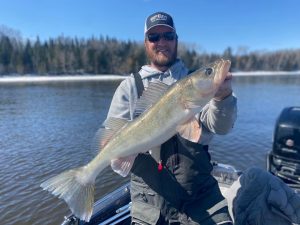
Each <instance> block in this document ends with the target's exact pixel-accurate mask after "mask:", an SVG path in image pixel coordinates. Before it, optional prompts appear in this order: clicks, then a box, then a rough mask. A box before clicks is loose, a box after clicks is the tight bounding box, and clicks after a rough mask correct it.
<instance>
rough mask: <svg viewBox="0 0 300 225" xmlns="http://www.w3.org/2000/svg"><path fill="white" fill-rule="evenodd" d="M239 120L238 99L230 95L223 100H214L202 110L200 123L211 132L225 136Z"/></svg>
mask: <svg viewBox="0 0 300 225" xmlns="http://www.w3.org/2000/svg"><path fill="white" fill-rule="evenodd" d="M236 118H237V98H236V97H235V96H234V95H230V96H228V97H227V98H225V99H223V100H219V101H218V100H215V99H212V100H211V101H210V102H209V103H208V104H207V105H206V106H205V107H204V108H203V110H202V112H201V114H200V121H201V123H202V125H204V126H205V128H206V129H208V130H209V131H210V132H212V133H215V134H219V135H224V134H227V133H228V132H229V131H230V130H231V129H232V128H233V125H234V123H235V121H236Z"/></svg>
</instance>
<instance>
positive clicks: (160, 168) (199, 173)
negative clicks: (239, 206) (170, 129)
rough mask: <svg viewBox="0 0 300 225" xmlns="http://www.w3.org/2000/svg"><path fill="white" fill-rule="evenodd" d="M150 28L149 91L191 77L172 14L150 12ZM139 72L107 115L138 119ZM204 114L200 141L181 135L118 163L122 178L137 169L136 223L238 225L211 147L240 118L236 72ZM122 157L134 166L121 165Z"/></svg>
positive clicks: (145, 75) (143, 73)
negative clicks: (155, 83) (214, 167)
mask: <svg viewBox="0 0 300 225" xmlns="http://www.w3.org/2000/svg"><path fill="white" fill-rule="evenodd" d="M144 32H145V49H146V53H147V56H148V58H149V60H150V64H149V65H145V66H143V67H142V68H141V70H140V71H139V75H140V78H141V80H142V86H144V87H145V89H147V87H148V85H149V82H152V81H157V80H159V81H162V82H164V83H166V84H168V85H171V84H173V83H174V82H176V81H177V80H179V79H182V78H183V77H185V76H186V75H187V74H188V69H187V68H186V67H185V66H184V64H183V62H182V61H181V60H180V59H177V44H178V36H177V34H176V29H175V25H174V22H173V19H172V17H171V16H170V15H168V14H167V13H164V12H156V13H154V14H152V15H150V16H149V17H148V18H147V19H146V23H145V31H144ZM135 76H136V78H135ZM135 76H134V75H132V76H130V77H129V78H127V79H126V80H124V81H123V82H122V83H121V84H120V86H119V87H118V89H117V90H116V92H115V94H114V97H113V99H112V103H111V106H110V109H109V112H108V116H107V118H109V117H116V118H122V119H127V120H132V119H134V117H135V104H136V102H137V100H138V98H139V92H140V90H141V89H142V90H143V87H140V85H139V83H141V80H139V76H137V75H135ZM199 113H200V114H199V115H198V117H199V125H200V126H199V127H201V137H200V140H199V142H198V143H194V142H192V141H189V140H186V139H184V138H183V137H181V136H180V135H175V136H174V137H172V138H171V139H170V140H168V141H167V142H165V143H164V144H163V145H161V146H160V149H158V150H155V151H154V150H153V151H150V150H149V151H148V152H146V153H141V154H139V155H137V156H136V155H134V156H131V157H127V158H126V159H124V158H123V159H116V160H113V161H112V164H111V165H112V168H113V170H115V171H116V172H118V173H119V174H121V175H122V176H126V175H127V174H128V173H129V171H130V172H131V200H132V209H131V214H132V224H201V225H213V224H228V225H229V224H232V223H231V219H230V216H229V213H228V209H227V204H226V201H225V200H224V198H223V196H222V195H221V193H220V190H219V187H218V185H217V182H216V180H215V179H214V178H213V177H212V176H211V170H212V165H211V163H210V155H209V153H208V151H207V150H208V146H207V145H208V143H209V142H210V140H211V139H212V137H213V135H214V133H217V134H226V133H228V132H229V131H230V129H231V128H232V127H233V124H234V122H235V119H236V98H235V97H234V96H233V95H232V89H231V74H228V76H227V79H226V80H225V81H224V83H223V84H222V85H221V87H220V88H219V90H218V91H217V93H216V95H215V96H214V99H212V100H211V101H210V102H209V103H208V104H207V105H206V106H205V107H204V108H203V110H202V111H201V112H199ZM104 124H105V123H104ZM120 160H121V161H122V160H126V161H128V162H129V163H130V166H129V167H128V168H127V169H125V170H124V169H122V168H119V167H118V165H119V163H118V161H120Z"/></svg>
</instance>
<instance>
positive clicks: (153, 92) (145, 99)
mask: <svg viewBox="0 0 300 225" xmlns="http://www.w3.org/2000/svg"><path fill="white" fill-rule="evenodd" d="M169 88H170V86H169V85H167V84H165V83H162V82H160V81H155V82H150V84H149V86H148V88H147V89H146V90H145V91H144V92H143V94H142V96H141V97H140V98H139V99H138V100H137V102H136V109H135V116H139V115H140V114H142V113H143V112H145V111H146V110H147V109H149V108H150V107H151V106H152V105H153V104H155V103H156V102H158V101H159V99H160V98H161V97H162V96H163V95H164V94H165V93H166V92H167V91H168V89H169Z"/></svg>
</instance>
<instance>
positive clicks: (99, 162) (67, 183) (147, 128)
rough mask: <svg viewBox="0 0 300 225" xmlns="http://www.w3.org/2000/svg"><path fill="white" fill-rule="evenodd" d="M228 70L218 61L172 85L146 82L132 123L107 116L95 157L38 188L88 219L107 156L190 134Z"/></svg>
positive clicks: (122, 154)
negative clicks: (179, 135)
mask: <svg viewBox="0 0 300 225" xmlns="http://www.w3.org/2000/svg"><path fill="white" fill-rule="evenodd" d="M229 68H230V61H229V60H223V59H221V60H217V61H215V62H214V63H212V64H210V65H208V66H205V67H203V68H201V69H199V70H196V71H195V72H193V73H192V74H190V75H189V76H187V77H185V78H184V79H182V80H179V81H178V82H176V83H175V84H174V85H172V86H167V85H166V84H163V83H161V82H154V83H150V85H149V87H148V88H147V90H145V91H144V93H143V95H142V96H141V98H140V99H139V102H138V103H137V108H138V109H139V110H137V111H140V112H141V114H140V116H139V117H137V118H136V119H134V120H133V121H124V120H121V119H117V118H109V119H108V123H107V124H106V125H107V126H106V128H101V129H100V131H99V132H98V134H97V143H98V145H99V150H100V149H101V151H100V152H99V153H98V155H97V156H96V157H95V158H94V159H93V160H92V161H91V162H90V163H88V164H87V165H85V166H83V167H80V168H77V169H72V170H69V171H66V172H63V173H61V174H59V175H57V176H55V177H53V178H50V179H49V180H47V181H45V182H43V183H42V184H41V187H42V188H43V189H44V190H47V191H49V192H51V193H52V194H54V195H56V196H58V197H59V198H62V199H64V200H65V201H66V203H67V204H68V206H69V208H70V209H71V211H72V212H73V214H74V215H75V216H77V217H78V218H80V219H81V220H85V221H89V220H90V218H91V216H92V212H93V204H94V184H95V180H96V177H97V176H98V175H99V173H100V172H101V171H102V170H103V169H104V168H106V167H107V166H109V165H110V163H111V160H115V159H119V158H123V157H127V156H130V155H133V154H137V153H140V152H146V151H148V150H150V149H154V148H156V147H157V146H160V145H161V144H162V143H164V142H165V141H167V140H168V139H169V138H171V137H172V136H173V135H175V134H176V133H177V132H179V133H183V132H185V133H188V134H183V136H184V137H186V136H189V134H191V133H192V132H190V131H189V130H191V129H189V128H191V127H194V123H193V121H194V120H196V119H195V118H196V117H195V115H196V114H197V113H199V112H200V111H201V109H202V108H203V107H204V106H205V105H206V104H207V103H208V102H209V101H210V100H211V99H212V98H213V96H214V94H215V93H216V91H217V90H218V88H219V86H220V85H221V83H222V82H223V81H224V80H225V78H226V75H227V73H228V70H229ZM125 164H126V162H125ZM125 166H126V165H125Z"/></svg>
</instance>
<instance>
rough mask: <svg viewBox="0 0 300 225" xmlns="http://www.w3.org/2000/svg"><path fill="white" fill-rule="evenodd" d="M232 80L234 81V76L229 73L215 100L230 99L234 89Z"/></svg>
mask: <svg viewBox="0 0 300 225" xmlns="http://www.w3.org/2000/svg"><path fill="white" fill-rule="evenodd" d="M231 80H232V74H231V73H230V72H229V73H228V74H227V76H226V78H225V80H224V82H223V83H222V84H221V86H220V87H219V89H218V90H217V92H216V94H215V96H214V99H215V100H218V101H220V100H223V99H224V98H226V97H228V96H229V95H231V93H232V87H231Z"/></svg>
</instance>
